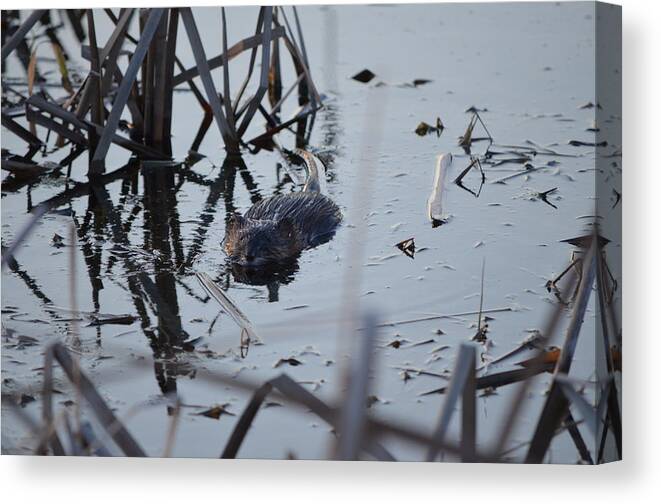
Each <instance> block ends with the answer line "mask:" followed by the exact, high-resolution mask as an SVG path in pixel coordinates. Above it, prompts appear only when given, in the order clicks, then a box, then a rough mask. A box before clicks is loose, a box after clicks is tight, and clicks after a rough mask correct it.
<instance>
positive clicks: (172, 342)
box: [3, 109, 337, 413]
mask: <svg viewBox="0 0 661 504" xmlns="http://www.w3.org/2000/svg"><path fill="white" fill-rule="evenodd" d="M205 122H206V121H205ZM321 122H322V125H321V126H322V127H321V130H322V132H323V133H325V132H327V131H331V130H332V131H337V111H336V110H335V109H333V111H332V112H329V111H328V110H327V111H326V112H325V113H324V114H323V115H322V116H321ZM330 122H332V123H333V124H329V123H330ZM294 126H295V129H296V132H297V135H296V141H295V144H296V145H297V146H306V145H307V141H308V139H309V135H310V132H311V130H312V126H313V124H312V121H309V122H308V120H307V119H305V120H301V121H298V123H296V124H295V125H294ZM202 130H206V125H205V124H203V125H202ZM202 136H203V133H201V134H200V139H201V137H202ZM335 140H336V137H335V135H327V134H322V139H321V142H322V145H321V150H322V151H323V154H322V155H323V157H324V161H325V162H326V163H327V164H328V166H330V164H332V156H333V146H331V145H330V144H332V143H334V142H335ZM198 145H199V142H196V144H195V145H194V147H195V148H197V146H198ZM195 148H194V149H193V150H195ZM329 148H330V149H329ZM329 151H330V153H329ZM200 159H201V158H200V157H199V156H198V157H196V156H189V158H188V159H187V160H186V162H184V163H179V164H164V163H162V162H149V161H144V162H141V161H140V160H137V159H134V158H132V159H130V160H129V161H128V162H127V164H126V165H125V166H123V167H121V168H119V169H117V170H116V171H114V172H112V173H109V174H107V175H104V176H103V177H101V178H99V179H96V180H90V181H89V182H84V183H75V182H68V181H67V182H66V186H65V189H64V190H63V191H62V192H60V193H58V194H55V195H54V196H51V197H49V198H48V199H46V200H45V201H41V202H40V201H35V202H33V201H32V197H33V196H32V194H33V193H32V191H31V190H30V189H31V186H30V185H29V184H27V187H26V190H25V194H26V197H27V209H28V211H30V210H31V209H32V208H34V206H35V204H40V203H45V204H47V205H48V206H49V207H50V208H52V210H51V211H52V213H57V214H60V215H70V216H71V217H72V219H73V222H74V225H75V228H76V238H77V241H78V246H79V247H80V251H81V252H82V259H83V261H84V263H85V265H86V269H87V277H88V278H89V282H90V283H89V285H90V299H91V304H92V309H93V312H94V313H95V314H97V315H98V314H101V313H103V312H112V309H111V308H109V307H104V306H102V304H103V303H102V301H103V299H104V298H103V297H102V295H101V293H102V291H103V289H104V288H106V287H108V285H107V284H112V285H113V287H115V286H116V287H117V288H120V289H122V290H124V291H126V292H127V293H128V294H129V296H130V300H131V303H132V304H133V311H134V314H135V315H136V316H137V318H138V320H139V324H140V329H141V331H142V332H143V334H144V335H145V337H146V338H147V340H148V342H149V346H150V348H151V350H152V352H153V357H154V373H155V377H156V380H157V383H158V385H159V388H160V390H161V391H162V392H163V393H164V394H176V392H177V379H178V377H180V376H189V377H194V376H195V370H194V368H193V367H192V365H191V364H190V363H189V362H188V359H187V358H186V355H187V352H186V351H190V350H191V349H192V348H194V344H195V343H194V340H192V339H191V337H190V336H189V334H188V332H187V331H186V329H185V327H184V326H185V323H184V321H182V313H181V312H182V310H181V308H182V306H184V305H185V304H186V303H187V302H189V301H190V300H194V301H195V302H196V303H198V302H199V303H203V304H206V303H209V302H210V301H211V298H210V297H208V296H200V295H199V291H197V290H195V289H192V288H191V287H190V286H189V285H188V284H187V282H188V281H189V280H190V279H191V278H193V275H194V273H195V264H196V261H197V260H198V259H199V258H200V256H201V255H202V253H203V252H204V251H205V249H206V247H207V245H208V240H209V239H212V240H218V241H220V239H221V238H220V237H218V236H216V233H215V232H214V233H212V232H211V229H212V226H213V224H214V222H215V221H217V220H218V219H219V218H223V219H224V221H225V224H226V223H227V222H228V221H229V219H230V217H231V216H232V215H233V214H235V213H236V212H237V206H236V203H235V196H234V194H235V187H236V184H237V183H238V184H243V186H244V187H245V189H246V190H247V191H248V193H249V198H250V202H251V204H255V203H257V202H259V201H260V200H262V199H263V198H264V197H266V196H271V195H274V194H280V193H288V192H289V191H291V190H292V189H293V188H294V187H295V186H296V183H297V182H298V181H295V180H293V179H292V178H291V177H290V176H289V173H291V172H289V171H288V170H285V169H283V166H284V164H285V163H288V161H287V160H283V162H282V163H277V164H276V166H275V167H274V168H275V170H276V176H277V184H276V185H275V186H274V187H273V188H271V190H270V191H269V194H267V195H265V196H263V194H262V193H263V189H261V190H260V187H259V186H258V184H257V182H256V180H255V178H254V176H253V173H251V171H250V170H249V168H248V167H247V165H246V163H245V161H244V159H243V158H242V157H240V156H228V157H227V158H226V159H225V160H224V162H223V164H222V166H221V168H220V170H219V171H218V173H217V175H216V176H215V178H207V177H205V176H202V175H200V174H199V173H198V172H196V171H194V170H193V168H192V167H193V165H194V164H195V162H197V161H199V160H200ZM58 176H60V175H59V173H56V174H54V177H58ZM329 178H330V175H329ZM110 184H114V185H113V186H111V185H110ZM191 184H193V185H195V186H198V187H199V188H201V189H202V190H204V191H205V192H206V199H205V200H204V202H203V203H202V205H201V208H200V211H199V213H198V214H197V215H196V216H194V217H193V218H194V219H195V221H196V224H195V227H194V229H193V230H192V231H188V232H186V233H185V234H186V236H182V230H181V219H180V216H179V212H180V208H179V202H178V194H179V191H180V190H181V189H182V188H183V187H184V186H186V185H191ZM141 186H142V187H141ZM3 189H5V188H4V187H3ZM20 189H21V187H17V188H16V190H20ZM77 198H86V205H85V209H84V213H82V214H81V213H77V212H76V211H75V208H80V207H75V206H74V205H72V204H71V202H72V201H74V200H76V199H77ZM63 207H68V208H66V209H65V210H63V209H62V208H63ZM58 208H59V210H58ZM220 216H222V217H220ZM137 226H141V229H138V228H137ZM136 237H137V240H136ZM218 259H219V261H218V262H219V263H220V266H219V271H218V272H217V277H216V281H217V283H218V285H219V287H221V288H222V289H225V290H226V289H227V288H229V287H230V285H231V283H232V282H237V283H242V284H246V285H251V286H264V287H266V290H267V292H268V300H269V302H277V301H278V296H279V294H278V291H279V287H280V285H284V284H288V283H290V282H292V281H293V280H294V278H295V275H296V273H297V272H298V270H299V265H298V261H297V259H293V260H291V261H289V262H288V263H286V264H282V265H280V266H279V267H278V268H276V269H273V268H272V269H261V270H254V269H250V268H243V267H241V266H238V265H232V264H230V263H229V262H224V261H223V258H218ZM9 268H10V269H11V270H12V271H13V272H14V273H15V274H16V275H17V276H18V277H19V278H21V279H22V280H23V281H24V282H25V284H26V285H27V287H28V288H29V290H30V291H31V292H32V293H33V294H34V296H35V297H36V298H37V299H38V300H39V301H40V304H41V305H42V306H44V307H45V308H48V307H49V306H52V305H53V304H54V302H53V301H52V297H50V296H48V295H47V294H46V293H44V292H43V291H42V289H41V287H40V286H39V284H38V283H37V282H36V281H35V280H34V279H33V278H32V277H31V276H30V274H29V272H28V271H26V270H25V269H24V268H23V267H22V266H21V265H19V263H18V262H17V261H16V260H15V259H12V260H11V261H10V262H9ZM181 296H183V297H181ZM47 313H48V314H49V316H51V317H53V321H54V322H58V318H57V316H56V315H54V314H53V312H48V311H47ZM216 318H217V317H216ZM214 323H215V320H214V322H212V324H211V326H210V327H209V331H211V329H212V328H213V325H214ZM89 331H95V336H96V338H95V343H96V344H97V345H99V346H101V345H102V343H103V342H102V336H103V335H104V334H106V333H105V332H103V331H102V326H101V325H100V324H99V325H96V327H95V328H94V329H89ZM237 349H239V350H240V355H241V356H242V357H245V355H246V351H247V349H246V348H245V347H244V346H243V345H242V342H240V341H238V342H237ZM168 413H171V410H170V408H168Z"/></svg>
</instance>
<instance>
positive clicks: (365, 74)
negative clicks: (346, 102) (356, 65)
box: [351, 68, 376, 84]
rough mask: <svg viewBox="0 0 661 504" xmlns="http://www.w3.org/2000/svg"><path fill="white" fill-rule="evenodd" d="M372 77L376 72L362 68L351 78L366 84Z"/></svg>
mask: <svg viewBox="0 0 661 504" xmlns="http://www.w3.org/2000/svg"><path fill="white" fill-rule="evenodd" d="M374 77H376V74H374V73H372V72H371V71H370V70H368V69H367V68H366V69H364V70H361V71H360V72H358V73H357V74H356V75H354V76H353V77H351V78H352V79H353V80H355V81H358V82H362V83H363V84H367V83H368V82H369V81H371V80H372V79H373V78H374Z"/></svg>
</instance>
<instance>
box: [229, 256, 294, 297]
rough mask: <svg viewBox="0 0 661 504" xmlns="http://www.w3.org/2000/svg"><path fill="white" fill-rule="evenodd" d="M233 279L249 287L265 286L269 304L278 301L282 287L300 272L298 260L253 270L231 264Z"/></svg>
mask: <svg viewBox="0 0 661 504" xmlns="http://www.w3.org/2000/svg"><path fill="white" fill-rule="evenodd" d="M229 267H230V268H231V271H232V277H233V278H234V280H235V281H237V282H240V283H244V284H247V285H265V286H266V288H267V289H268V293H269V302H270V303H273V302H277V301H278V291H279V288H280V285H286V284H288V283H289V282H291V281H292V280H294V275H295V274H296V272H297V271H298V268H299V266H298V258H294V259H292V260H291V261H288V262H286V263H284V264H282V263H281V264H278V265H277V266H271V267H261V268H253V267H249V266H242V265H240V264H236V263H233V264H230V265H229Z"/></svg>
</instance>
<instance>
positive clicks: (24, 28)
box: [2, 9, 47, 61]
mask: <svg viewBox="0 0 661 504" xmlns="http://www.w3.org/2000/svg"><path fill="white" fill-rule="evenodd" d="M46 12H47V11H46V9H37V10H34V11H32V14H30V15H29V16H28V18H27V19H26V20H25V21H24V22H23V24H22V25H21V26H20V28H19V29H18V30H16V31H15V32H14V34H13V35H12V36H11V37H10V38H9V40H7V42H5V45H3V46H2V61H5V59H6V58H7V56H9V55H10V54H11V52H12V51H13V50H14V49H16V47H17V46H18V44H19V43H20V42H21V41H22V40H23V39H24V38H25V36H26V35H27V34H28V32H29V31H30V29H31V28H32V27H33V26H34V24H35V23H36V22H37V21H39V20H40V19H41V17H42V16H43V15H44V14H45V13H46Z"/></svg>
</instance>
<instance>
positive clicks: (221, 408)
mask: <svg viewBox="0 0 661 504" xmlns="http://www.w3.org/2000/svg"><path fill="white" fill-rule="evenodd" d="M228 406H229V403H226V404H218V405H216V406H213V407H211V408H209V409H208V410H205V411H201V412H200V413H195V414H196V415H197V416H205V417H207V418H213V419H214V420H218V419H219V418H220V417H221V416H222V415H229V416H236V415H235V414H234V413H232V412H231V411H228V410H227V407H228Z"/></svg>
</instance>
